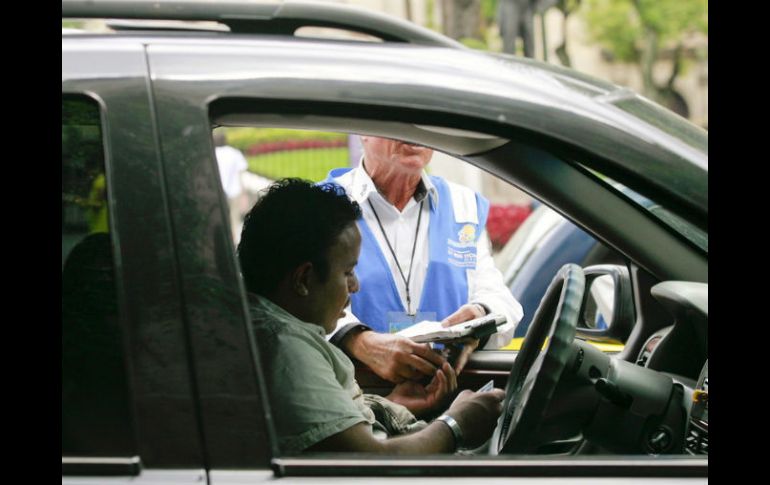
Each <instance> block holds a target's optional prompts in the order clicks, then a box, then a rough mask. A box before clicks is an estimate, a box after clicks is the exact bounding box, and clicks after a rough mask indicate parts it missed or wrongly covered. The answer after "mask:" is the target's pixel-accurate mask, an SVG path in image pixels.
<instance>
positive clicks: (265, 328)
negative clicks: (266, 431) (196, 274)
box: [249, 294, 375, 453]
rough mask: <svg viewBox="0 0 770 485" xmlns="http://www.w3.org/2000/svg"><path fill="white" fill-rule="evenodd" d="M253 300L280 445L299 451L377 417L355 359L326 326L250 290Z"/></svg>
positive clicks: (259, 343)
mask: <svg viewBox="0 0 770 485" xmlns="http://www.w3.org/2000/svg"><path fill="white" fill-rule="evenodd" d="M249 306H250V313H251V319H252V322H253V325H254V331H255V336H256V338H257V343H258V346H259V352H260V360H261V362H262V371H263V373H264V374H265V378H266V381H267V382H266V383H267V390H268V394H269V399H270V411H271V413H272V416H273V423H274V424H275V428H276V432H277V434H278V444H279V446H280V448H281V451H283V452H284V453H296V452H299V451H302V450H304V449H306V448H308V447H310V446H312V445H314V444H316V443H318V442H319V441H322V440H324V439H325V438H328V437H329V436H332V435H335V434H337V433H339V432H341V431H344V430H346V429H348V428H350V427H351V426H353V425H355V424H358V423H362V422H363V423H367V424H368V425H370V426H371V425H372V423H374V421H375V417H374V413H373V412H372V410H371V409H370V408H369V407H368V406H367V405H366V404H365V402H364V394H363V392H362V391H361V388H360V387H359V386H358V383H356V380H355V368H354V366H353V363H352V362H351V361H350V359H349V358H348V356H346V355H345V354H344V353H343V352H342V351H341V350H340V349H338V348H337V347H335V346H333V345H331V344H329V343H328V342H327V341H326V338H325V333H324V330H323V328H322V327H320V326H319V325H315V324H312V323H306V322H303V321H301V320H299V319H297V318H296V317H294V316H293V315H291V314H290V313H288V312H287V311H286V310H284V309H283V308H281V307H279V306H278V305H276V304H274V303H273V302H271V301H270V300H268V299H267V298H264V297H261V296H256V295H253V294H250V295H249Z"/></svg>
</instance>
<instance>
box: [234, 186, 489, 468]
mask: <svg viewBox="0 0 770 485" xmlns="http://www.w3.org/2000/svg"><path fill="white" fill-rule="evenodd" d="M359 216H360V209H359V207H358V205H357V204H356V203H355V202H351V201H350V200H349V199H348V198H347V196H346V195H345V194H344V192H343V191H342V190H340V189H338V188H336V187H334V186H328V185H324V186H315V185H312V184H310V183H308V182H304V181H300V180H297V179H287V180H282V181H279V182H277V183H276V184H274V185H273V186H271V187H270V189H269V190H268V191H267V193H266V194H265V195H264V196H263V197H262V198H261V199H260V200H259V201H258V202H257V204H256V205H255V206H254V207H253V208H252V210H251V211H250V212H249V213H248V214H247V216H246V219H245V222H244V226H243V232H242V235H241V242H240V244H239V246H238V258H239V260H240V264H241V270H242V272H243V278H244V281H245V283H246V289H247V290H248V292H249V304H250V311H251V317H252V320H253V324H254V330H255V334H256V337H257V343H258V345H259V351H260V359H261V362H262V370H263V372H264V373H265V377H266V384H267V389H268V393H269V398H270V408H271V413H272V416H273V421H274V424H275V427H276V431H277V433H278V441H279V446H280V447H281V450H282V451H283V452H285V453H295V452H299V451H302V450H308V449H310V450H316V451H369V452H381V453H401V454H418V453H424V454H428V453H440V452H451V451H454V450H455V449H457V448H458V447H460V446H461V445H466V446H469V447H476V446H479V445H480V444H482V443H483V442H484V441H485V440H486V439H487V438H489V436H490V435H491V432H492V430H493V428H494V426H495V424H496V422H497V417H498V416H499V414H500V412H501V401H502V399H503V396H504V393H503V391H502V390H500V389H493V390H492V391H490V392H485V393H474V392H471V391H464V392H462V393H460V395H459V396H458V397H457V398H456V399H455V400H454V402H453V403H452V404H451V406H450V407H449V409H448V410H447V411H446V414H444V415H442V416H440V417H439V418H437V419H436V420H434V421H433V422H431V423H430V424H428V423H425V422H423V421H418V420H417V419H416V417H415V416H414V414H417V415H421V414H423V413H425V412H427V411H430V410H432V409H434V408H436V407H437V406H441V405H442V404H444V401H445V400H446V399H447V398H449V397H450V395H451V394H452V393H454V391H455V390H456V387H457V378H456V374H455V372H454V370H453V369H452V368H451V366H449V365H448V364H447V363H443V364H442V365H441V366H440V368H439V369H437V370H436V372H435V374H434V376H433V379H432V381H431V382H430V383H429V384H428V385H427V386H423V385H421V384H418V383H416V382H414V381H407V382H404V383H402V384H399V385H397V386H396V387H395V388H394V389H393V392H392V393H391V394H390V395H389V396H387V399H385V398H381V397H379V396H371V395H365V394H364V393H363V392H362V391H361V389H360V387H359V386H358V384H357V383H356V381H355V378H354V368H353V363H352V362H351V361H350V359H349V358H348V357H347V356H346V355H345V354H344V353H343V352H342V351H341V350H340V349H338V348H336V347H335V346H333V345H331V344H329V343H328V342H327V341H326V339H325V335H326V334H328V333H329V332H331V331H332V330H334V328H335V327H336V323H337V319H338V318H340V316H341V315H342V314H343V312H344V309H345V307H346V306H347V305H348V304H349V301H350V295H351V294H352V293H355V292H356V291H358V280H357V279H356V275H355V273H354V271H353V270H354V268H355V266H356V263H357V261H358V255H359V252H360V249H361V235H360V234H359V232H358V227H357V226H356V219H357V218H358V217H359ZM394 435H401V436H397V437H393V436H394Z"/></svg>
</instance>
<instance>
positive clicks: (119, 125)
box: [62, 38, 205, 483]
mask: <svg viewBox="0 0 770 485" xmlns="http://www.w3.org/2000/svg"><path fill="white" fill-rule="evenodd" d="M151 99H152V95H151V92H150V89H149V84H148V82H147V63H146V58H145V52H144V47H143V46H142V45H141V43H139V42H123V43H119V45H105V44H104V43H101V42H89V41H88V40H82V39H81V40H80V41H70V39H65V38H63V39H62V216H63V223H62V267H63V274H62V282H63V283H62V285H63V288H65V287H69V288H73V291H65V292H63V300H62V310H63V322H62V323H63V327H62V355H63V358H62V367H63V369H62V381H63V382H62V422H63V423H62V424H63V434H62V475H63V478H62V482H63V483H76V482H79V480H80V479H79V478H77V477H79V476H88V475H91V476H93V475H97V476H103V475H111V476H116V477H118V478H119V477H121V476H122V477H125V480H126V481H132V483H133V482H134V481H139V482H140V483H141V482H142V481H152V480H153V479H156V478H157V477H158V476H159V475H158V474H155V473H154V472H153V470H156V469H160V468H163V469H166V470H170V469H177V472H174V473H175V475H174V476H175V477H176V480H177V481H178V483H193V482H196V483H197V482H198V481H200V480H201V479H202V478H204V477H205V459H204V449H203V446H202V442H201V434H200V429H199V426H198V418H197V403H196V400H195V397H194V382H193V380H192V378H191V377H192V375H193V372H192V365H191V360H190V355H189V347H188V345H187V339H186V330H185V316H184V314H183V311H182V309H183V300H182V295H181V293H180V286H179V272H178V268H177V254H176V251H175V249H174V246H173V233H172V227H171V226H170V225H169V222H168V216H169V212H168V204H167V187H166V186H165V182H164V178H163V167H162V164H161V157H160V153H159V151H158V142H159V139H158V136H157V127H156V125H155V117H154V114H153V109H154V108H153V106H152V102H151ZM67 282H72V284H71V285H69V284H68V283H67ZM164 473H168V472H161V475H163V474H164ZM153 477H154V478H153Z"/></svg>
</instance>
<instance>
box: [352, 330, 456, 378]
mask: <svg viewBox="0 0 770 485" xmlns="http://www.w3.org/2000/svg"><path fill="white" fill-rule="evenodd" d="M342 345H343V346H344V347H345V349H346V350H347V351H348V353H349V354H350V355H353V356H354V357H355V358H356V359H358V360H360V361H361V362H363V363H364V364H366V365H367V366H369V368H370V369H372V371H374V373H375V374H377V375H378V376H380V377H382V378H383V379H385V380H388V381H390V382H394V383H396V384H399V383H401V382H404V381H406V380H416V379H419V378H420V377H422V376H432V375H434V374H435V373H436V370H437V369H438V368H440V367H441V366H442V365H443V364H444V363H445V362H446V360H445V359H444V358H443V357H441V356H440V355H439V354H437V353H436V352H434V351H433V349H431V348H430V346H429V345H428V344H418V343H415V342H413V341H412V340H411V339H408V338H406V337H402V336H401V335H395V334H389V333H377V332H373V331H366V332H360V333H357V334H355V335H351V336H350V337H346V338H345V340H343V341H342Z"/></svg>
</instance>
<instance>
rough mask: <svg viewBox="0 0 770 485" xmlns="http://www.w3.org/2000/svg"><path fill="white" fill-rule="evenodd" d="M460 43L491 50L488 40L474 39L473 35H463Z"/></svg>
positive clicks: (472, 47) (473, 47)
mask: <svg viewBox="0 0 770 485" xmlns="http://www.w3.org/2000/svg"><path fill="white" fill-rule="evenodd" d="M460 43H461V44H463V45H465V46H466V47H470V48H471V49H478V50H482V51H485V50H489V47H487V43H486V42H484V41H483V40H479V39H474V38H473V37H463V38H462V39H460Z"/></svg>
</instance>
